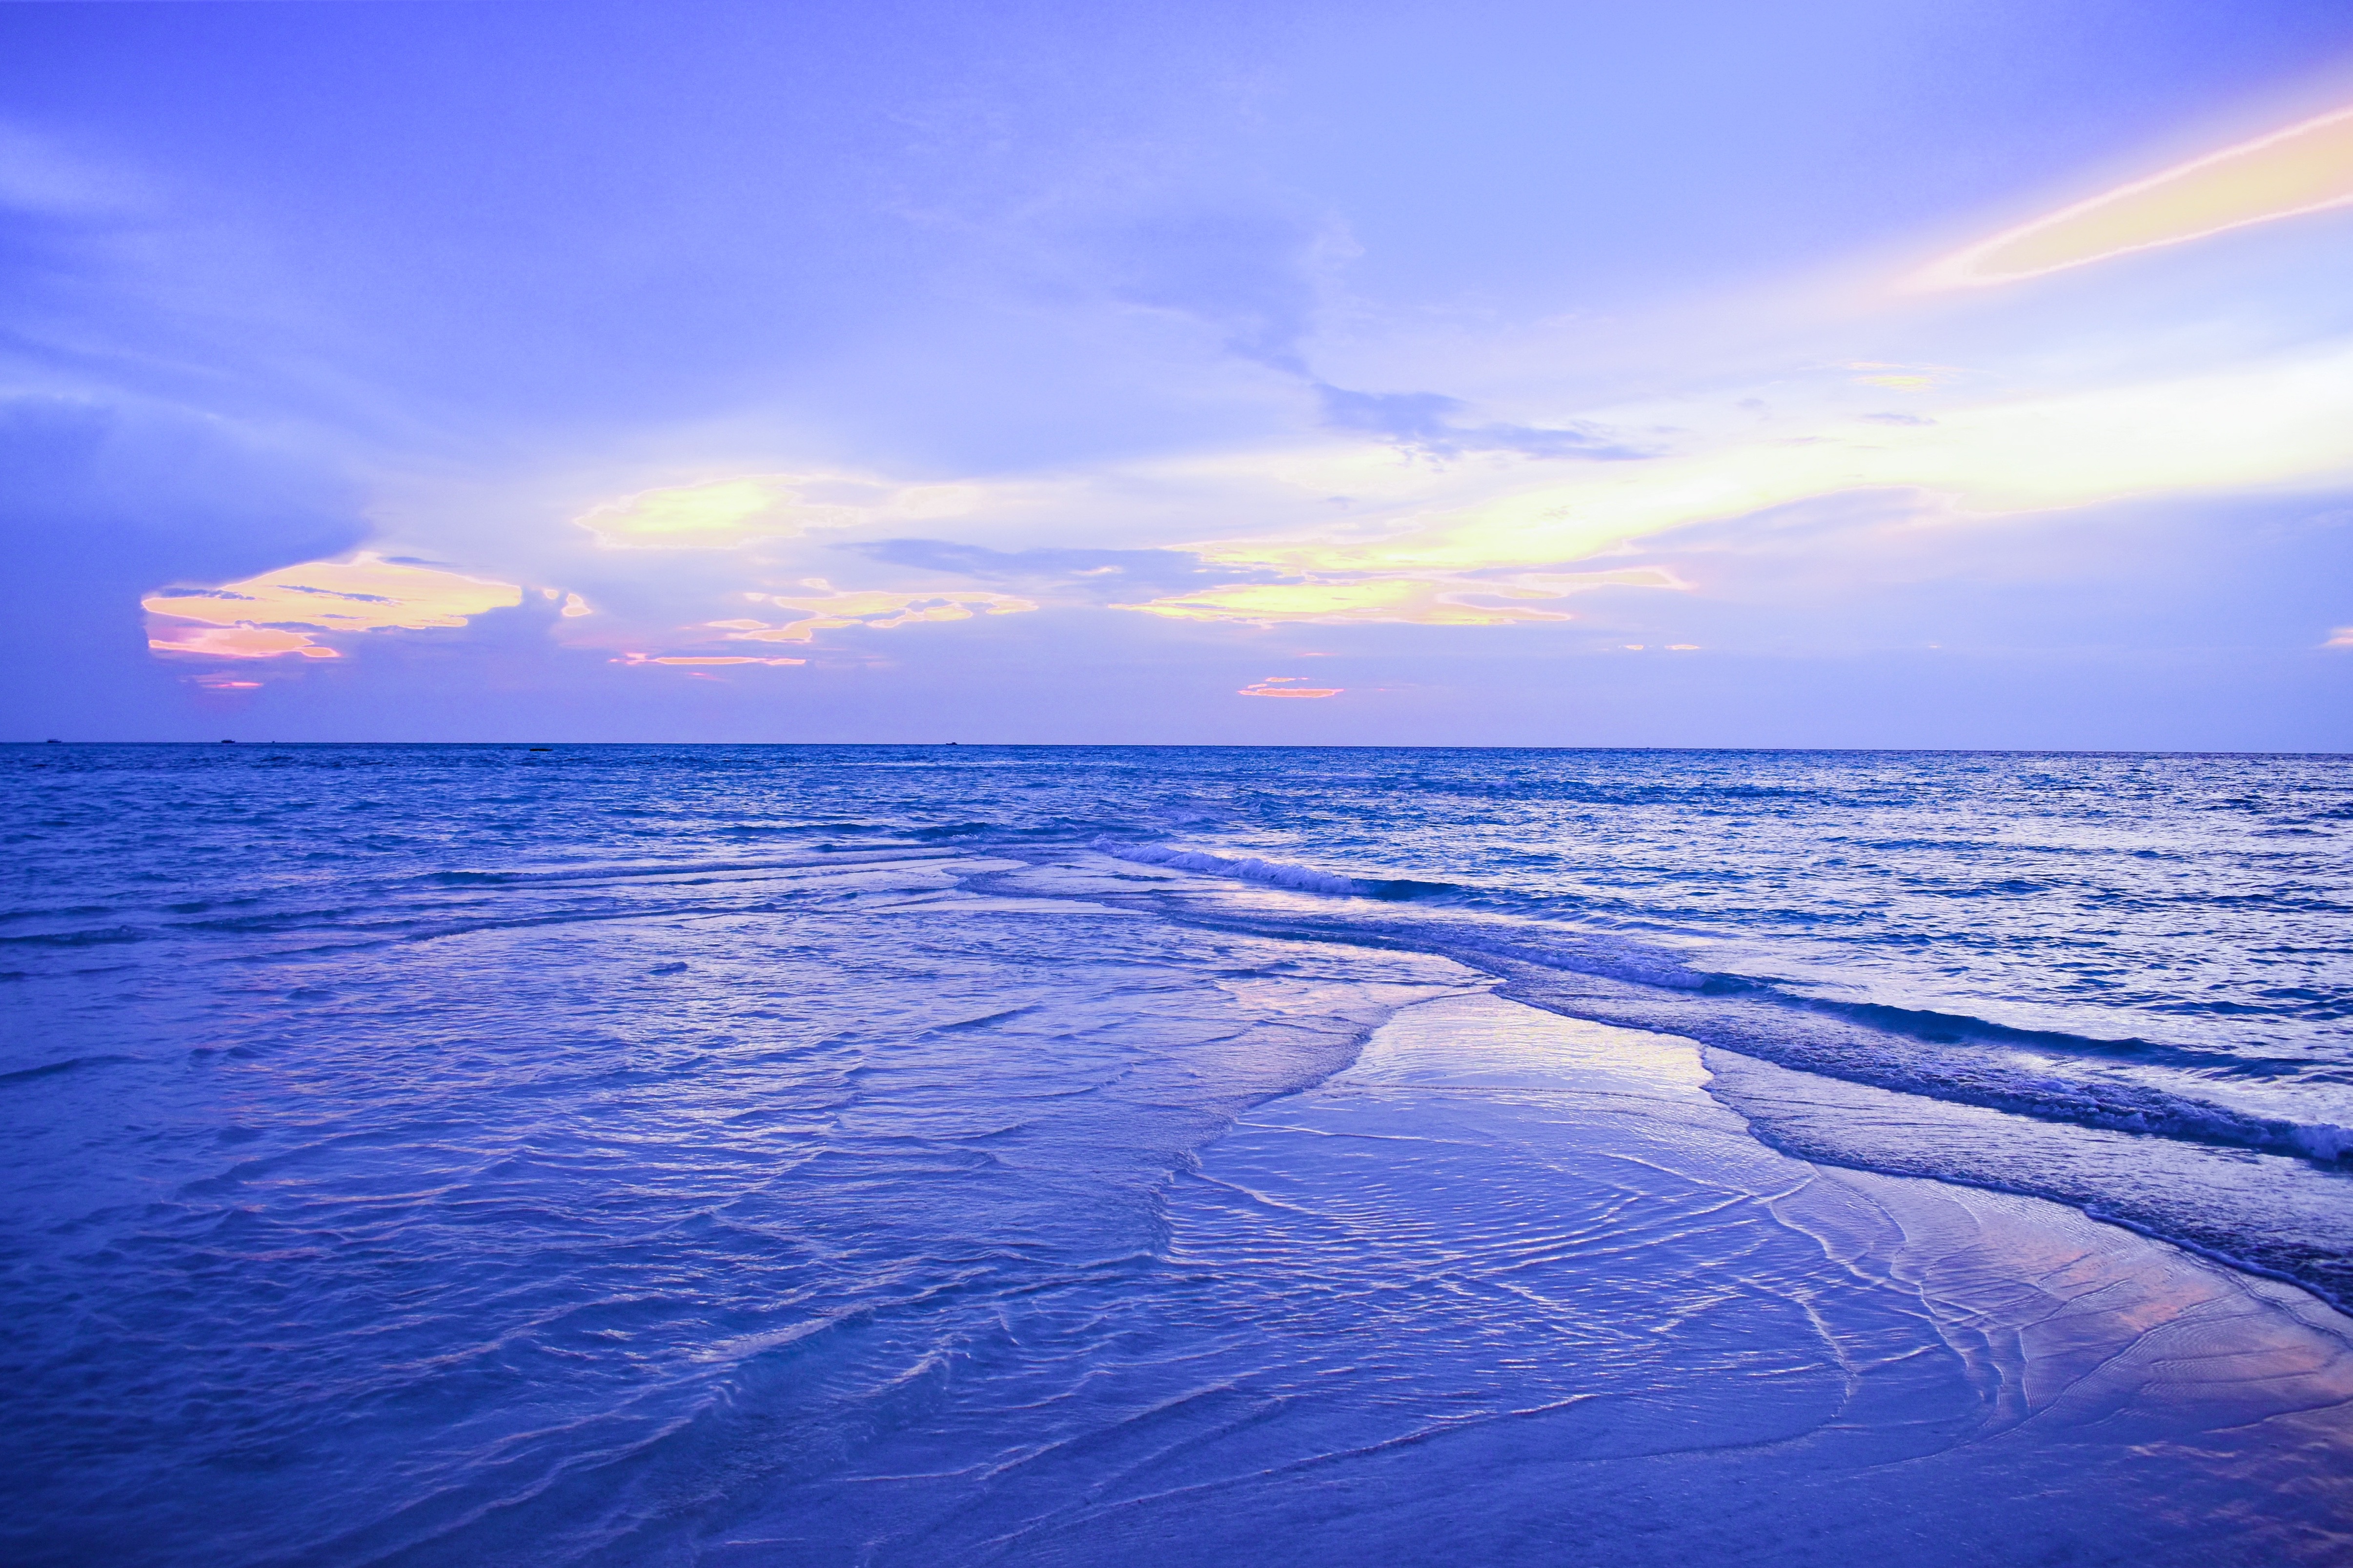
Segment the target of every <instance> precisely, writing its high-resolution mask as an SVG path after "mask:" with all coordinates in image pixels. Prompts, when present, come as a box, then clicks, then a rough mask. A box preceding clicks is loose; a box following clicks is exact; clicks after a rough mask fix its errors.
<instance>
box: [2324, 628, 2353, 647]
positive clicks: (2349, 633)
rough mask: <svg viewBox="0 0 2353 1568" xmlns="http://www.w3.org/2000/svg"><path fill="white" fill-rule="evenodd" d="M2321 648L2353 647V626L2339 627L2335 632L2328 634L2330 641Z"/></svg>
mask: <svg viewBox="0 0 2353 1568" xmlns="http://www.w3.org/2000/svg"><path fill="white" fill-rule="evenodd" d="M2320 646H2321V647H2353V626H2338V627H2337V629H2336V630H2335V631H2332V632H2330V633H2329V634H2328V640H2327V642H2325V643H2322V644H2321V645H2320Z"/></svg>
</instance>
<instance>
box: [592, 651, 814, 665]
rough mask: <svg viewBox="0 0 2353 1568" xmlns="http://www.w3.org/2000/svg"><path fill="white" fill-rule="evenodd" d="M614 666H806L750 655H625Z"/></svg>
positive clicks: (799, 660) (803, 661)
mask: <svg viewBox="0 0 2353 1568" xmlns="http://www.w3.org/2000/svg"><path fill="white" fill-rule="evenodd" d="M612 662H614V663H615V664H807V662H808V660H807V659H805V658H754V657H753V656H751V655H750V654H683V653H665V654H650V655H649V654H642V653H625V654H623V655H622V656H621V657H620V658H617V659H615V660H613V661H612Z"/></svg>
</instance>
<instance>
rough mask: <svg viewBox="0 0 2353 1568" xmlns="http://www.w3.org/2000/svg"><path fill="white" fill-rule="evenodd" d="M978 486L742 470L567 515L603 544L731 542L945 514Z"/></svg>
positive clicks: (678, 546) (671, 546)
mask: <svg viewBox="0 0 2353 1568" xmlns="http://www.w3.org/2000/svg"><path fill="white" fill-rule="evenodd" d="M979 493H980V492H979V490H978V489H977V488H976V487H974V486H969V485H893V484H889V483H885V482H882V481H879V480H874V479H859V478H854V477H849V476H845V475H839V474H750V475H744V476H742V477H739V478H735V479H712V480H709V481H706V482H704V483H702V484H692V485H673V486H670V487H667V488H664V489H649V490H639V491H638V492H637V493H636V494H634V495H629V496H624V497H622V498H621V499H620V500H613V501H607V502H606V503H605V504H603V505H602V506H598V507H595V508H592V509H591V510H588V511H586V512H584V513H582V514H581V515H580V516H578V517H576V518H575V519H573V521H574V522H575V523H576V524H578V525H579V526H580V527H582V528H585V529H586V530H587V531H589V532H591V533H593V534H595V535H596V542H598V543H599V544H603V545H606V546H607V547H610V548H616V549H634V550H733V549H736V548H739V547H740V546H743V545H745V544H749V543H752V542H754V541H756V540H762V539H789V538H794V537H797V536H798V535H801V534H805V533H807V532H809V531H812V530H817V529H837V528H855V527H858V526H860V525H861V524H866V523H872V522H877V521H890V520H905V519H912V518H925V517H945V516H953V515H955V514H956V513H958V512H961V511H963V510H967V509H968V508H969V507H970V506H971V505H972V504H973V503H974V501H975V500H977V499H978V496H979Z"/></svg>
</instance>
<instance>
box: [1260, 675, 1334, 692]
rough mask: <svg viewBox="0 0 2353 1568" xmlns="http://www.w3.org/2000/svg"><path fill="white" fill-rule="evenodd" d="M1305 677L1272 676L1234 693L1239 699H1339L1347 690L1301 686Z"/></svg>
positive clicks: (1332, 687) (1331, 687)
mask: <svg viewBox="0 0 2353 1568" xmlns="http://www.w3.org/2000/svg"><path fill="white" fill-rule="evenodd" d="M1304 679H1307V678H1306V677H1305V676H1303V675H1270V676H1268V677H1267V678H1266V679H1264V680H1259V681H1253V682H1252V683H1250V685H1248V686H1245V687H1243V688H1242V689H1240V691H1237V692H1235V693H1234V695H1235V696H1237V697H1337V696H1339V695H1340V693H1342V692H1343V691H1345V690H1346V689H1347V688H1346V687H1345V686H1300V685H1297V684H1295V683H1296V682H1298V681H1302V680H1304Z"/></svg>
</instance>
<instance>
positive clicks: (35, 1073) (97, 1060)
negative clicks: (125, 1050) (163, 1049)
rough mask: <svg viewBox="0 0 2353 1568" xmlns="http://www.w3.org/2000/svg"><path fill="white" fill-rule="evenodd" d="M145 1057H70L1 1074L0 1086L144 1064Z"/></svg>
mask: <svg viewBox="0 0 2353 1568" xmlns="http://www.w3.org/2000/svg"><path fill="white" fill-rule="evenodd" d="M146 1059H147V1058H145V1057H126V1056H122V1055H121V1054H119V1053H117V1054H107V1055H100V1056H90V1057H68V1058H66V1059H65V1060H63V1061H61V1062H44V1063H43V1064H42V1065H41V1066H39V1067H37V1068H19V1069H18V1070H17V1071H16V1072H0V1084H5V1083H30V1082H32V1081H33V1080H34V1079H43V1078H55V1077H57V1076H58V1074H59V1073H69V1072H78V1071H79V1070H80V1069H81V1068H102V1067H111V1066H114V1065H116V1064H117V1063H121V1062H143V1061H145V1060H146Z"/></svg>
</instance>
